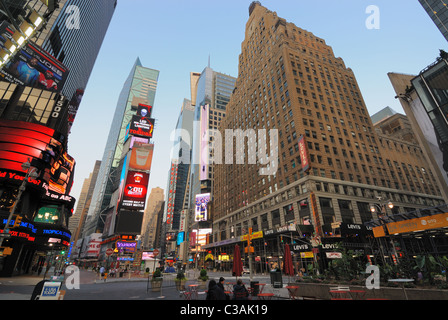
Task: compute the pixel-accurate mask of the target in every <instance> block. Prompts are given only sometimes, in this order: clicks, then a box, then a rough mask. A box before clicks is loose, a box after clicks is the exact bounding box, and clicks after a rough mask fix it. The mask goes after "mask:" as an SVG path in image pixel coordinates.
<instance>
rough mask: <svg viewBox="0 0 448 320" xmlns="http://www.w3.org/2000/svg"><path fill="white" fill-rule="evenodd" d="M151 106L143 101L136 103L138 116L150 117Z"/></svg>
mask: <svg viewBox="0 0 448 320" xmlns="http://www.w3.org/2000/svg"><path fill="white" fill-rule="evenodd" d="M151 113H152V106H150V105H146V104H143V103H139V104H138V108H137V115H138V116H140V117H146V118H151Z"/></svg>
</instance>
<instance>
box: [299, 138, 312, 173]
mask: <svg viewBox="0 0 448 320" xmlns="http://www.w3.org/2000/svg"><path fill="white" fill-rule="evenodd" d="M299 152H300V160H301V161H302V170H303V172H305V171H307V170H308V169H309V168H310V160H309V155H308V148H307V145H306V141H305V137H304V136H300V138H299Z"/></svg>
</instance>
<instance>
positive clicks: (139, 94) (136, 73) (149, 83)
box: [83, 59, 159, 236]
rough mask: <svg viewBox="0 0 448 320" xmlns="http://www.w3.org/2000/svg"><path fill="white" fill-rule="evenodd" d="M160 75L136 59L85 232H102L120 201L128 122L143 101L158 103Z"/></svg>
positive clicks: (114, 122) (122, 95) (117, 112)
mask: <svg viewBox="0 0 448 320" xmlns="http://www.w3.org/2000/svg"><path fill="white" fill-rule="evenodd" d="M158 77H159V71H157V70H153V69H149V68H145V67H143V66H142V64H141V62H140V59H137V60H136V62H135V64H134V66H133V68H132V70H131V73H130V74H129V77H128V79H127V80H126V82H125V84H124V86H123V89H122V91H121V93H120V96H119V97H118V103H117V106H116V109H115V114H114V117H113V119H112V124H111V127H110V132H109V135H108V139H107V142H106V147H105V149H104V154H103V159H102V161H101V168H100V171H99V173H98V178H97V181H96V184H95V189H94V191H93V196H92V203H91V204H90V208H89V213H88V216H87V221H86V226H85V230H84V233H83V235H86V236H88V235H90V234H92V233H95V232H102V231H103V228H104V222H105V219H106V215H107V213H108V209H113V208H114V207H115V206H116V204H117V199H115V198H114V199H112V196H113V194H114V193H116V192H117V190H118V187H119V183H120V178H121V177H120V175H121V172H122V168H123V165H124V163H123V158H122V155H123V154H125V153H126V151H125V152H124V151H123V150H124V148H125V145H124V144H125V142H126V139H127V138H128V136H129V130H128V125H129V124H130V122H131V120H132V117H133V116H134V115H136V113H137V110H138V106H139V104H141V103H143V104H146V105H150V106H153V105H154V100H155V94H156V88H157V80H158ZM111 200H112V201H111Z"/></svg>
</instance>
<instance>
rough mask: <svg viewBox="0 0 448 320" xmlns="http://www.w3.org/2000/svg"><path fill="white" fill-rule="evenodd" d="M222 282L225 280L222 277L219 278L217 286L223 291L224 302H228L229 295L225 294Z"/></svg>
mask: <svg viewBox="0 0 448 320" xmlns="http://www.w3.org/2000/svg"><path fill="white" fill-rule="evenodd" d="M224 280H225V279H224V278H223V277H221V278H219V282H218V284H217V286H218V287H220V288H221V289H222V291H224V294H225V295H226V300H230V297H229V295H228V294H226V290H225V289H224Z"/></svg>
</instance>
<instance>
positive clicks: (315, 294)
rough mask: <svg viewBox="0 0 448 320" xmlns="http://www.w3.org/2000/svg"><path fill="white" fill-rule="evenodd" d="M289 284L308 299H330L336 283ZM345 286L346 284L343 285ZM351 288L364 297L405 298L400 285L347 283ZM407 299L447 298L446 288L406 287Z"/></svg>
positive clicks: (447, 291)
mask: <svg viewBox="0 0 448 320" xmlns="http://www.w3.org/2000/svg"><path fill="white" fill-rule="evenodd" d="M291 285H298V286H299V296H300V297H304V298H310V299H320V300H330V299H331V296H330V292H329V291H330V287H335V286H337V284H335V283H332V284H321V283H309V282H296V283H291ZM344 286H347V285H344ZM348 286H349V287H350V289H352V290H364V291H366V295H365V299H387V300H405V295H404V292H403V288H402V287H401V286H400V287H380V289H372V290H369V289H367V288H366V287H365V286H355V285H348ZM405 290H406V294H407V296H408V299H409V300H448V290H437V289H419V288H409V289H408V288H406V289H405Z"/></svg>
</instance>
